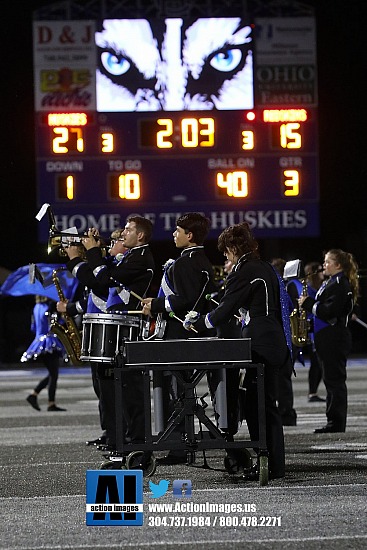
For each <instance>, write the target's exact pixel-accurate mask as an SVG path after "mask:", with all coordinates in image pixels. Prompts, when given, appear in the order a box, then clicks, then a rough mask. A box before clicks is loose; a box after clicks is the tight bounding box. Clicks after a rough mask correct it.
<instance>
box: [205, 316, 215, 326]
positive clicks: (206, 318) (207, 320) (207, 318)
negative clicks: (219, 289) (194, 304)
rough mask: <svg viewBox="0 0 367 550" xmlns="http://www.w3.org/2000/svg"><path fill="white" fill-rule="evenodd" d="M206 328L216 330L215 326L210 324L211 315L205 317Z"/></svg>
mask: <svg viewBox="0 0 367 550" xmlns="http://www.w3.org/2000/svg"><path fill="white" fill-rule="evenodd" d="M205 326H206V328H214V325H212V324H211V322H210V319H209V313H207V314H206V315H205Z"/></svg>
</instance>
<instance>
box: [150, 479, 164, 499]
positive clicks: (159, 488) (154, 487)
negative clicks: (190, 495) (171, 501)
mask: <svg viewBox="0 0 367 550" xmlns="http://www.w3.org/2000/svg"><path fill="white" fill-rule="evenodd" d="M168 485H169V481H167V479H161V480H160V482H159V483H158V484H155V483H153V482H152V481H149V489H150V490H151V491H152V493H153V494H152V495H149V496H150V498H159V497H163V495H165V494H166V493H167V490H168Z"/></svg>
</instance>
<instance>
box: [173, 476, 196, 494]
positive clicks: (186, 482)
mask: <svg viewBox="0 0 367 550" xmlns="http://www.w3.org/2000/svg"><path fill="white" fill-rule="evenodd" d="M173 495H174V496H175V497H191V495H192V486H191V479H175V480H174V482H173Z"/></svg>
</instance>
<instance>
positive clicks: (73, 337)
mask: <svg viewBox="0 0 367 550" xmlns="http://www.w3.org/2000/svg"><path fill="white" fill-rule="evenodd" d="M65 269H66V268H65V267H58V268H57V269H54V270H53V272H52V280H53V283H54V285H55V287H56V290H57V294H58V296H59V299H60V301H61V302H66V301H67V300H66V298H65V296H64V293H63V291H62V288H61V284H60V281H59V278H58V276H57V273H58V271H63V270H65ZM61 317H62V318H63V319H64V321H65V326H64V325H61V324H60V323H58V322H57V321H56V319H52V320H51V331H52V332H53V333H54V334H55V335H56V336H57V337H58V338H59V340H60V342H61V343H62V344H63V346H64V348H65V349H66V352H67V354H68V356H69V358H70V361H71V362H72V364H73V365H75V366H77V365H83V363H82V361H81V360H80V354H81V349H82V342H81V336H80V331H79V329H78V327H77V326H76V324H75V321H74V319H73V318H72V317H70V315H67V313H62V314H61Z"/></svg>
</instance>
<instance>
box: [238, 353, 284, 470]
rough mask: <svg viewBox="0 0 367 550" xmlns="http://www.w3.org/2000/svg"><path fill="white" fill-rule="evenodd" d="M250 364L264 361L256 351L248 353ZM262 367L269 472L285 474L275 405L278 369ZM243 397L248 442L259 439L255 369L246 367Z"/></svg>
mask: <svg viewBox="0 0 367 550" xmlns="http://www.w3.org/2000/svg"><path fill="white" fill-rule="evenodd" d="M252 361H253V362H254V363H264V361H263V360H261V359H260V357H257V354H256V352H255V353H254V352H252ZM264 366H265V376H264V383H265V419H266V446H267V449H268V452H269V472H270V474H272V475H273V476H274V477H283V476H284V475H285V451H284V435H283V423H282V417H281V415H280V413H279V409H278V406H277V399H278V376H279V369H278V368H276V367H274V366H269V365H267V364H266V363H264ZM245 388H246V397H245V405H244V414H245V420H246V423H247V427H248V430H249V433H250V437H251V440H252V441H258V440H259V418H258V399H257V379H256V369H247V371H246V377H245Z"/></svg>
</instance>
